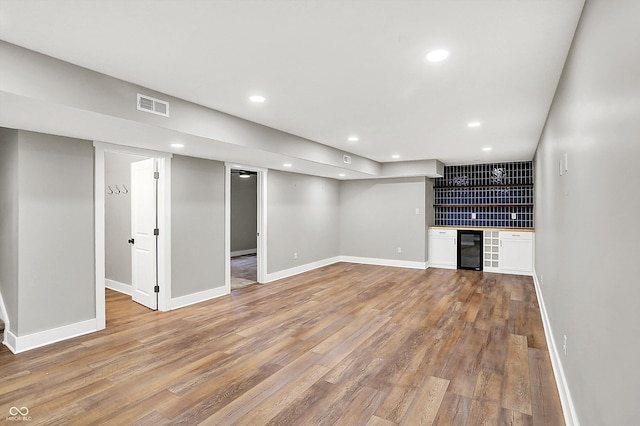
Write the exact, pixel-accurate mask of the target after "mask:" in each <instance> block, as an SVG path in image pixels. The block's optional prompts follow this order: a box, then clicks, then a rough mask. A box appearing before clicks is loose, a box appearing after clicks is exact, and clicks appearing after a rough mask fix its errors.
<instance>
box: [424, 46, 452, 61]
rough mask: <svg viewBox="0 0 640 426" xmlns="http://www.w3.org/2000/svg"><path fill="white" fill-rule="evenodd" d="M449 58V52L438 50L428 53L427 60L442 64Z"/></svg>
mask: <svg viewBox="0 0 640 426" xmlns="http://www.w3.org/2000/svg"><path fill="white" fill-rule="evenodd" d="M448 57H449V52H448V51H447V50H444V49H436V50H432V51H431V52H429V53H427V56H426V58H425V59H426V60H427V61H429V62H442V61H444V60H445V59H447V58H448Z"/></svg>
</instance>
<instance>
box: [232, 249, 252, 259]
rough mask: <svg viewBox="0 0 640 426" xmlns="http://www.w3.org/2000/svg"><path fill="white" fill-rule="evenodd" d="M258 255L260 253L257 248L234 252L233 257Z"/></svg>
mask: <svg viewBox="0 0 640 426" xmlns="http://www.w3.org/2000/svg"><path fill="white" fill-rule="evenodd" d="M256 253H258V249H257V248H254V249H249V250H238V251H232V252H231V257H238V256H246V255H248V254H256Z"/></svg>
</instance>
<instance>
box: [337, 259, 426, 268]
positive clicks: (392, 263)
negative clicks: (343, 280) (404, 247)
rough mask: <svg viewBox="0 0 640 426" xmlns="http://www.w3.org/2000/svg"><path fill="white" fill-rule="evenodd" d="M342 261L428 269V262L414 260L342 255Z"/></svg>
mask: <svg viewBox="0 0 640 426" xmlns="http://www.w3.org/2000/svg"><path fill="white" fill-rule="evenodd" d="M340 261H341V262H348V263H361V264H364V265H378V266H393V267H396V268H411V269H427V262H416V261H412V260H395V259H376V258H373V257H356V256H340Z"/></svg>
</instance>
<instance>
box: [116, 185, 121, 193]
mask: <svg viewBox="0 0 640 426" xmlns="http://www.w3.org/2000/svg"><path fill="white" fill-rule="evenodd" d="M115 187H116V191H117V192H116V194H120V193H121V192H122V191H120V188H118V185H115Z"/></svg>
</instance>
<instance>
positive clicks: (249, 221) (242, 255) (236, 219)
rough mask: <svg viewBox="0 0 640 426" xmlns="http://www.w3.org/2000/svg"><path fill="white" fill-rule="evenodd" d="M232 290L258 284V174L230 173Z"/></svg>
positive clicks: (240, 171) (232, 171) (234, 171)
mask: <svg viewBox="0 0 640 426" xmlns="http://www.w3.org/2000/svg"><path fill="white" fill-rule="evenodd" d="M230 262H231V290H237V289H240V288H244V287H248V286H250V285H252V284H257V283H258V173H257V172H253V171H248V170H240V169H231V253H230Z"/></svg>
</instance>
